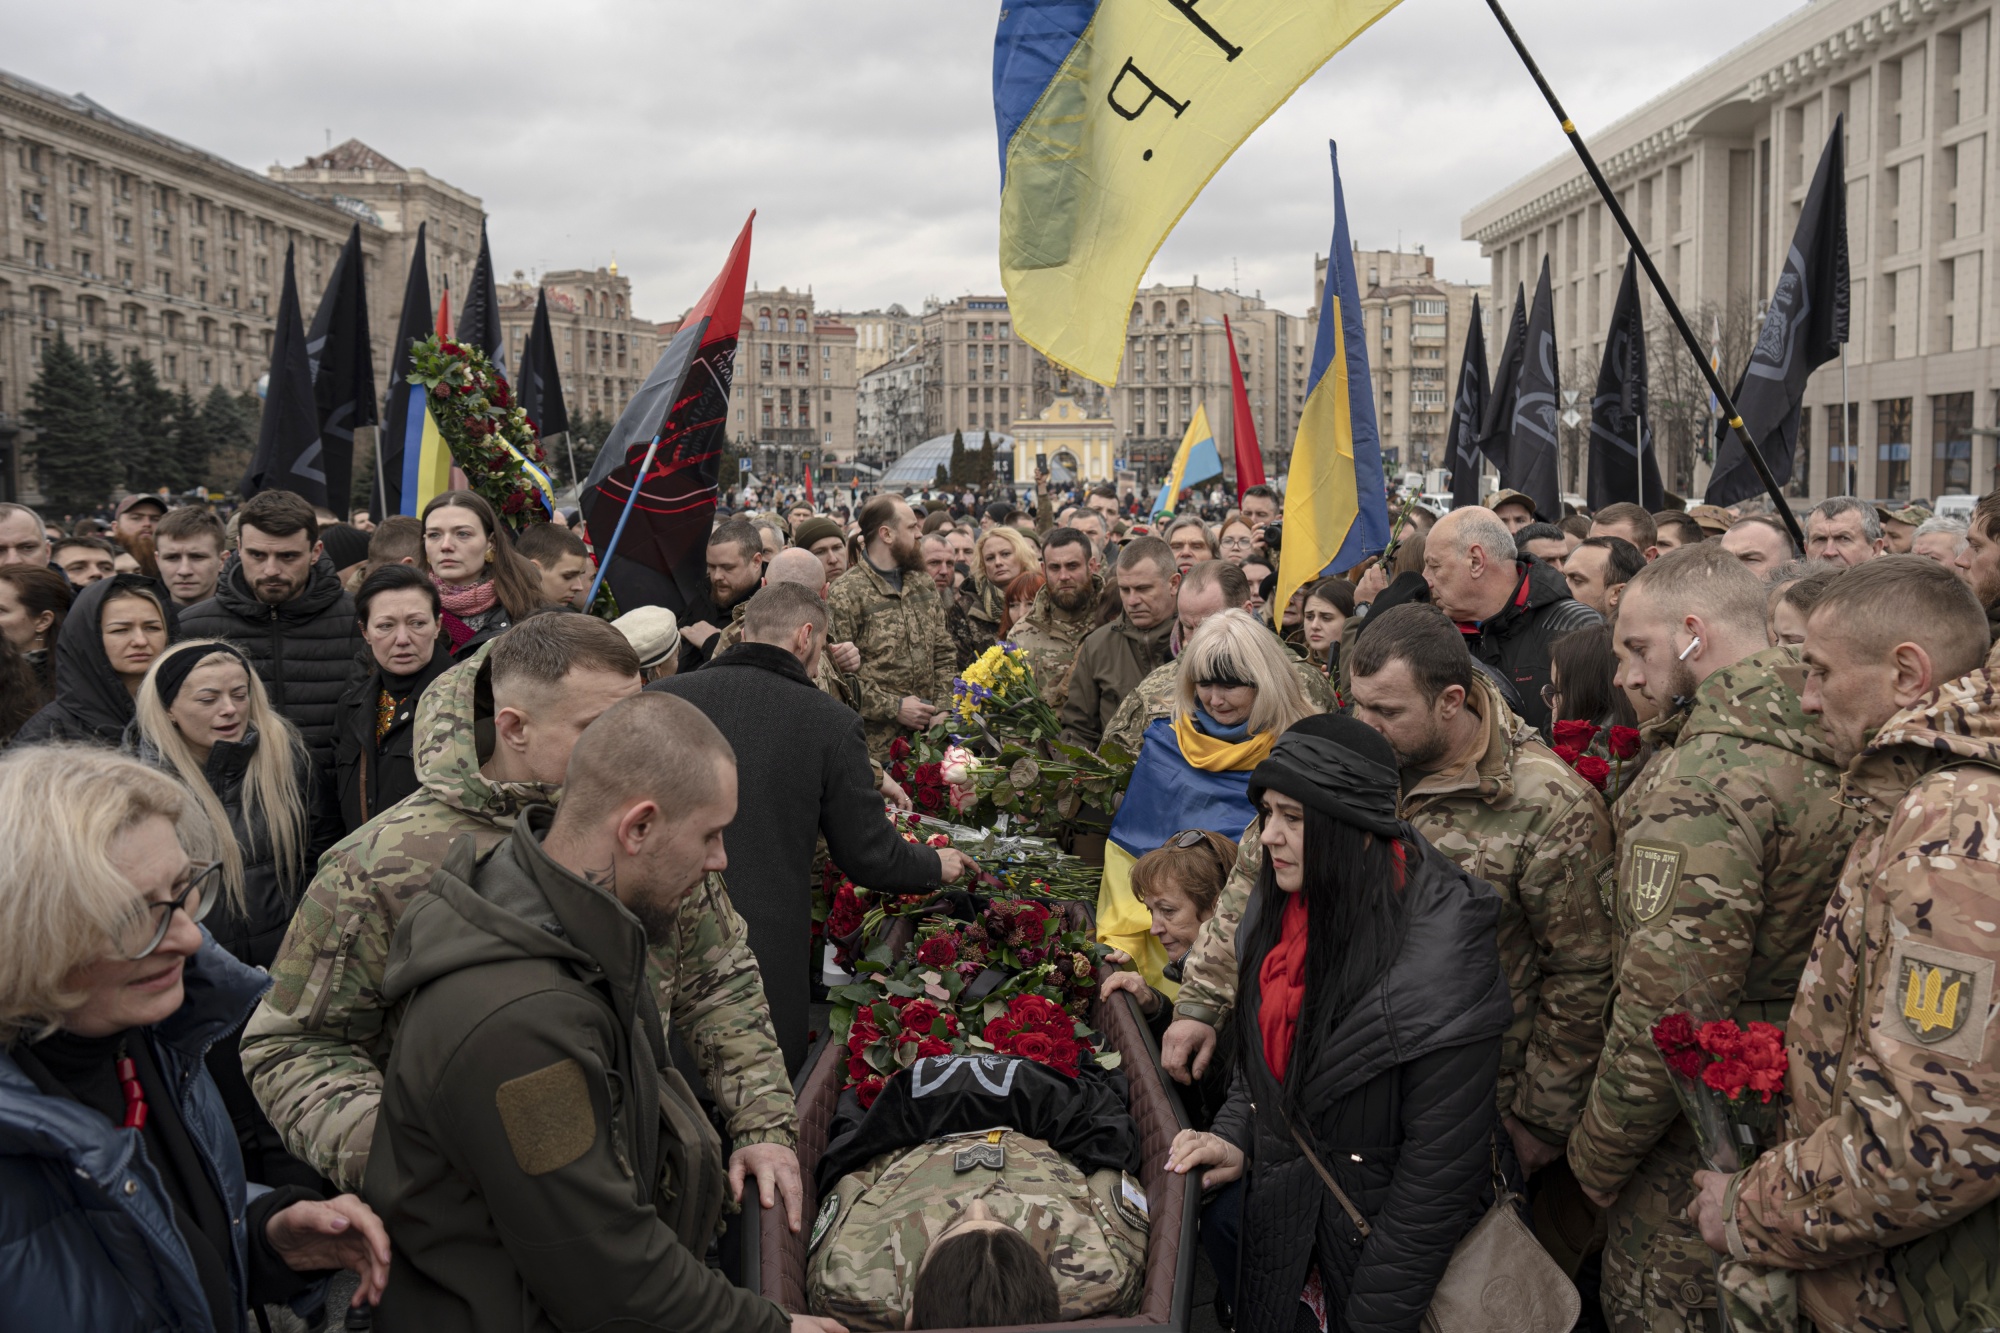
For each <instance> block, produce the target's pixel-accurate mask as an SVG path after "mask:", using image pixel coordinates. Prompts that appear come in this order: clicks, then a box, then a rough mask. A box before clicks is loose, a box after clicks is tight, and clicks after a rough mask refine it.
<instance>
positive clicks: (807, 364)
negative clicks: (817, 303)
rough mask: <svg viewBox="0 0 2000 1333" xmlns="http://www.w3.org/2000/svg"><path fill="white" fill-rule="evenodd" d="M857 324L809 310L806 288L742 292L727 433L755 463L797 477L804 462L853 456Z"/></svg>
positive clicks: (766, 472)
mask: <svg viewBox="0 0 2000 1333" xmlns="http://www.w3.org/2000/svg"><path fill="white" fill-rule="evenodd" d="M855 338H856V334H855V329H854V327H853V326H852V325H849V324H845V323H842V322H841V321H840V320H839V319H838V318H837V317H833V316H819V315H815V314H814V312H813V297H812V293H811V291H809V290H808V291H796V290H793V289H792V288H789V287H778V288H771V289H768V290H767V289H761V288H760V289H757V290H753V291H749V292H745V293H744V295H743V326H742V333H741V334H740V335H739V338H738V341H737V345H736V379H735V385H734V387H733V388H732V389H731V391H730V398H731V400H732V404H733V405H732V406H731V408H730V428H729V434H730V438H731V439H732V440H734V441H735V442H736V443H737V445H738V446H739V447H742V448H748V449H755V450H757V451H759V452H760V454H761V457H760V458H759V459H758V460H757V466H758V471H759V472H760V473H762V474H764V475H776V476H779V477H782V478H784V479H786V480H795V479H797V478H798V477H799V476H800V475H802V469H803V467H804V466H805V465H806V464H808V463H827V462H833V461H835V460H851V459H853V457H854V381H855V375H854V358H855Z"/></svg>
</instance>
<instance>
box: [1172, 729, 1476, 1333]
mask: <svg viewBox="0 0 2000 1333" xmlns="http://www.w3.org/2000/svg"><path fill="white" fill-rule="evenodd" d="M1398 789H1399V786H1398V776H1397V766H1396V756H1395V753H1394V751H1392V750H1391V749H1390V748H1389V743H1388V742H1387V741H1385V740H1384V739H1382V737H1381V736H1379V735H1378V734H1376V733H1375V732H1374V731H1373V730H1371V729H1370V728H1368V727H1366V726H1364V725H1362V724H1361V723H1359V722H1356V721H1355V720H1353V719H1352V718H1347V717H1341V716H1338V715H1327V716H1320V717H1309V718H1306V719H1305V720H1304V721H1302V722H1300V723H1298V724H1297V725H1295V726H1293V727H1292V728H1291V729H1290V730H1288V731H1287V732H1286V733H1285V734H1284V736H1283V737H1281V738H1280V739H1279V740H1278V742H1277V744H1276V745H1275V746H1273V747H1272V749H1271V753H1270V756H1269V757H1268V758H1267V759H1265V760H1264V761H1263V762H1262V763H1260V764H1259V765H1258V766H1257V769H1256V772H1255V773H1254V774H1252V776H1251V778H1250V790H1249V796H1250V799H1251V800H1252V801H1254V802H1255V803H1256V805H1257V807H1258V810H1259V813H1260V830H1259V834H1258V837H1259V840H1260V842H1261V844H1262V848H1263V854H1264V855H1263V866H1262V868H1261V869H1260V870H1259V872H1258V877H1257V884H1256V888H1255V890H1254V891H1253V892H1252V894H1251V898H1250V903H1249V906H1248V907H1247V908H1246V909H1245V912H1244V916H1243V922H1242V925H1241V926H1240V928H1239V929H1238V931H1237V936H1236V939H1237V958H1238V975H1237V986H1238V990H1237V997H1238V998H1237V1015H1238V1018H1237V1030H1238V1031H1239V1032H1240V1033H1241V1034H1242V1036H1241V1040H1239V1041H1238V1042H1237V1047H1236V1049H1237V1070H1236V1075H1235V1080H1234V1082H1233V1084H1232V1086H1231V1090H1230V1096H1229V1101H1228V1103H1227V1104H1226V1105H1225V1106H1224V1107H1223V1109H1222V1113H1221V1114H1220V1115H1219V1116H1218V1117H1217V1118H1216V1121H1215V1126H1214V1132H1213V1133H1207V1134H1204V1133H1199V1132H1197V1131H1194V1130H1186V1131H1183V1132H1182V1133H1181V1134H1180V1135H1179V1136H1178V1137H1177V1138H1176V1139H1175V1140H1174V1144H1173V1147H1172V1148H1171V1149H1170V1150H1169V1153H1168V1160H1167V1166H1168V1169H1169V1170H1172V1171H1177V1172H1187V1171H1190V1170H1193V1169H1196V1168H1200V1169H1202V1170H1203V1171H1204V1172H1205V1175H1204V1178H1203V1184H1204V1185H1205V1186H1209V1187H1213V1186H1217V1185H1223V1184H1226V1183H1228V1182H1229V1181H1232V1180H1235V1179H1237V1178H1239V1177H1245V1173H1246V1171H1247V1173H1248V1174H1247V1178H1246V1180H1247V1183H1246V1185H1245V1188H1244V1194H1243V1200H1242V1213H1241V1233H1240V1247H1239V1253H1240V1256H1241V1259H1240V1268H1239V1270H1238V1275H1237V1287H1236V1290H1237V1292H1238V1294H1239V1297H1240V1299H1239V1301H1238V1303H1237V1308H1236V1327H1237V1329H1239V1330H1241V1333H1295V1331H1303V1330H1321V1329H1325V1330H1330V1331H1331V1330H1369V1333H1414V1331H1415V1330H1416V1329H1417V1328H1418V1327H1419V1326H1420V1325H1421V1324H1422V1322H1423V1319H1424V1315H1425V1312H1426V1311H1427V1310H1428V1308H1429V1306H1430V1302H1431V1296H1432V1294H1433V1292H1434V1291H1435V1290H1436V1288H1437V1284H1438V1280H1439V1278H1441V1277H1442V1276H1443V1274H1444V1270H1445V1266H1446V1264H1447V1263H1448V1262H1449V1260H1450V1258H1451V1252H1452V1250H1453V1248H1454V1247H1456V1246H1457V1244H1458V1242H1459V1241H1460V1240H1461V1239H1462V1238H1463V1237H1464V1235H1465V1233H1466V1232H1467V1231H1469V1230H1471V1228H1472V1227H1473V1225H1474V1224H1475V1223H1476V1222H1478V1220H1479V1219H1480V1217H1481V1216H1482V1215H1483V1213H1484V1212H1485V1211H1486V1208H1487V1207H1488V1206H1489V1205H1490V1204H1491V1202H1492V1200H1493V1194H1494V1191H1493V1181H1494V1178H1495V1175H1496V1173H1497V1172H1498V1171H1499V1170H1500V1169H1501V1168H1503V1167H1505V1166H1508V1165H1510V1164H1511V1162H1512V1154H1511V1150H1510V1149H1509V1148H1508V1147H1507V1146H1506V1136H1505V1135H1504V1134H1501V1133H1500V1132H1499V1130H1500V1123H1499V1116H1498V1113H1497V1111H1496V1110H1495V1106H1494V1098H1495V1089H1496V1087H1497V1086H1498V1080H1499V1072H1500V1040H1501V1036H1502V1034H1503V1033H1504V1032H1505V1031H1506V1028H1507V1025H1508V1023H1509V1022H1510V1021H1512V1018H1513V1003H1512V1000H1511V998H1510V996H1509V992H1508V988H1507V981H1506V977H1505V976H1504V975H1503V974H1502V972H1501V970H1500V955H1499V949H1498V946H1497V945H1496V943H1495V930H1496V928H1497V925H1498V921H1499V916H1500V900H1499V898H1497V897H1496V896H1495V895H1494V893H1493V890H1492V889H1491V888H1490V887H1488V886H1487V885H1485V884H1483V883H1481V882H1480V881H1478V880H1475V879H1473V878H1472V877H1470V876H1469V875H1467V874H1465V873H1464V872H1463V871H1461V870H1459V869H1458V868H1457V867H1456V866H1455V865H1453V864H1452V863H1451V862H1450V861H1448V860H1446V859H1445V858H1444V857H1443V856H1442V855H1441V854H1439V853H1438V852H1437V851H1436V849H1434V848H1433V847H1431V846H1430V844H1429V843H1427V842H1425V841H1424V839H1423V837H1422V835H1421V834H1419V833H1418V832H1417V831H1416V830H1415V829H1414V828H1412V827H1411V826H1410V825H1409V824H1408V823H1406V822H1404V821H1403V820H1402V819H1400V818H1398V817H1397V814H1396V802H1397V793H1398Z"/></svg>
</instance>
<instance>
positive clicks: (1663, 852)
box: [1628, 842, 1686, 921]
mask: <svg viewBox="0 0 2000 1333" xmlns="http://www.w3.org/2000/svg"><path fill="white" fill-rule="evenodd" d="M1685 855H1686V853H1685V852H1684V851H1683V850H1682V849H1681V848H1679V847H1676V846H1674V845H1673V844H1672V843H1660V842H1635V843H1633V844H1632V861H1631V870H1630V873H1631V876H1632V887H1631V889H1630V890H1629V893H1628V897H1629V900H1630V903H1631V907H1632V916H1633V918H1634V919H1635V920H1638V921H1651V920H1652V919H1653V918H1654V917H1656V916H1658V915H1659V914H1660V912H1661V910H1662V909H1663V908H1665V907H1666V905H1667V900H1668V899H1669V898H1671V897H1673V896H1674V885H1676V884H1678V883H1680V878H1681V859H1682V857H1684V856H1685Z"/></svg>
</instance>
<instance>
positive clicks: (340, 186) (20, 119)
mask: <svg viewBox="0 0 2000 1333" xmlns="http://www.w3.org/2000/svg"><path fill="white" fill-rule="evenodd" d="M345 147H356V146H345ZM342 151H344V149H343V150H336V154H338V153H340V152H342ZM363 151H366V150H363ZM370 156H371V157H374V158H376V159H377V160H380V159H379V156H378V155H373V154H370ZM303 170H304V169H303V168H300V169H279V168H274V169H273V173H272V174H271V175H260V174H258V173H257V172H254V171H250V170H248V169H246V168H244V167H240V166H237V165H236V164H234V163H231V162H226V161H224V160H223V159H221V158H219V157H217V156H215V155H214V154H212V153H208V152H204V151H203V150H201V149H199V148H195V147H193V146H191V145H188V144H185V143H181V142H180V141H178V140H175V139H172V138H169V137H168V136H166V135H164V134H160V133H158V132H156V131H154V130H151V129H148V128H146V127H145V126H142V125H138V124H135V123H133V122H131V121H129V120H126V119H124V118H122V117H120V116H118V115H115V114H113V113H112V112H110V111H108V110H106V109H105V108H104V107H102V106H100V105H98V103H96V102H95V101H92V100H91V99H90V98H88V97H85V96H83V95H81V94H78V95H75V96H70V95H66V94H62V93H57V92H54V91H52V90H50V89H47V88H44V87H41V86H40V85H38V84H35V83H32V82H30V81H28V80H26V79H22V78H19V77H17V76H15V75H11V74H6V73H0V497H4V498H17V497H18V498H24V499H28V500H30V501H32V500H34V499H36V498H37V493H36V491H35V488H34V479H33V477H32V475H24V474H23V470H22V466H21V459H20V454H21V452H22V450H21V447H20V446H21V445H23V444H24V443H28V441H27V440H26V436H25V433H24V432H23V431H22V429H21V427H20V424H19V423H20V420H21V413H22V410H23V408H24V407H25V406H26V405H27V390H28V386H29V385H30V384H32V383H33V382H34V380H35V378H36V376H37V375H38V374H39V373H40V368H41V359H42V350H43V347H44V345H45V344H46V343H48V342H50V341H53V340H54V339H56V338H58V337H60V338H63V339H66V340H68V341H69V342H70V343H71V344H73V345H75V346H77V347H79V348H80V349H82V350H83V351H84V352H86V353H92V352H95V351H98V350H100V349H102V350H104V351H106V352H108V353H109V354H110V355H112V356H114V357H116V358H118V359H120V360H131V359H135V358H139V357H144V358H147V359H148V360H150V361H151V362H152V363H153V365H154V367H155V369H156V370H157V371H158V373H159V376H160V378H161V380H162V381H163V382H164V383H165V384H166V385H167V387H168V388H169V389H172V390H175V391H178V390H180V389H183V388H184V389H186V390H188V392H190V393H191V394H193V395H194V396H195V397H196V398H200V397H203V396H204V395H206V394H207V393H208V392H209V391H210V390H211V389H212V388H214V387H215V386H221V387H223V388H225V389H228V390H230V391H231V392H241V391H244V390H247V389H250V388H251V387H252V386H254V385H255V384H256V382H257V380H258V377H259V376H261V375H262V374H263V373H264V371H265V369H266V367H267V365H268V363H269V357H270V345H271V333H272V328H273V322H272V321H273V317H274V315H275V314H276V311H277V307H278V291H279V285H280V283H281V282H282V280H283V276H284V263H285V247H286V245H287V244H288V243H289V244H292V245H294V246H295V247H296V251H295V267H296V272H297V279H298V285H299V299H300V301H301V303H302V304H303V306H304V307H305V310H306V312H307V318H310V317H311V311H312V309H313V308H314V306H315V305H316V304H317V302H318V300H319V297H320V294H321V292H322V291H324V289H325V286H326V282H327V279H328V278H329V277H330V276H331V273H332V267H333V261H334V258H335V256H336V255H338V254H339V251H340V247H341V245H342V244H343V243H344V242H345V241H346V239H347V234H348V231H349V229H350V228H351V227H352V226H353V225H354V224H355V222H356V221H359V222H360V224H361V240H362V252H363V256H364V264H365V269H366V275H367V281H368V292H369V306H370V312H369V313H370V319H371V321H372V323H371V328H372V329H373V331H374V334H375V340H376V347H377V368H376V373H377V375H378V376H382V375H384V374H385V373H386V365H387V355H388V342H389V339H390V337H391V336H392V335H393V332H394V324H395V308H394V306H395V303H396V302H398V301H399V300H400V299H401V293H402V283H403V276H404V267H403V265H404V264H405V263H406V262H407V251H406V249H404V248H403V245H402V243H401V241H400V240H399V237H400V235H401V233H400V230H399V228H400V225H401V222H402V220H403V217H404V215H402V214H398V215H397V216H396V217H394V218H392V217H390V216H387V215H386V214H385V213H384V211H383V208H382V203H383V201H384V199H385V198H386V196H385V195H383V194H374V195H371V194H369V193H368V192H367V191H366V190H360V191H357V190H354V189H351V188H349V185H350V182H349V181H348V180H347V179H346V177H344V176H342V175H341V173H340V172H339V171H338V170H334V169H331V168H329V171H330V173H331V174H330V176H329V178H328V179H326V180H324V181H322V180H321V179H319V177H318V175H317V173H316V172H315V173H314V174H313V179H312V180H310V181H294V180H293V179H291V177H292V176H293V175H294V172H295V171H303ZM383 170H385V171H386V168H384V169H383ZM397 170H400V168H398V169H397ZM404 175H405V176H406V177H410V178H412V179H414V178H416V177H421V178H422V189H421V190H416V191H415V192H416V193H419V194H422V195H423V196H424V197H425V199H426V200H427V202H426V203H425V205H424V207H425V208H435V209H437V210H438V212H437V214H436V215H438V216H442V215H443V213H444V212H446V211H450V210H457V212H458V213H459V214H462V215H463V216H464V217H468V218H471V219H474V221H473V222H472V224H471V225H472V232H473V241H472V243H473V246H474V248H475V250H476V248H477V245H478V234H477V232H478V225H477V222H476V219H477V217H478V216H479V213H480V204H479V201H478V200H477V199H476V198H473V197H472V196H471V195H467V194H465V193H464V192H463V191H459V190H455V189H453V188H452V187H450V186H446V185H444V184H443V183H442V182H437V181H435V180H434V179H433V178H431V177H429V176H426V175H424V174H423V173H404ZM334 177H339V179H337V180H336V179H334ZM405 183H406V184H409V183H410V182H408V181H406V182H405ZM447 203H448V204H449V210H448V209H447V208H446V204H447ZM434 262H435V261H434Z"/></svg>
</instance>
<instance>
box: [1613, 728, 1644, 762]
mask: <svg viewBox="0 0 2000 1333" xmlns="http://www.w3.org/2000/svg"><path fill="white" fill-rule="evenodd" d="M1608 744H1609V745H1610V747H1611V753H1612V756H1613V757H1614V758H1618V759H1633V758H1637V757H1638V754H1639V730H1638V728H1636V727H1613V728H1612V729H1611V739H1610V741H1609V742H1608Z"/></svg>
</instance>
